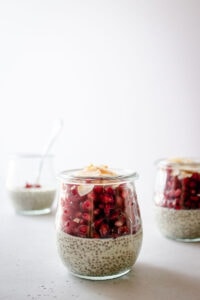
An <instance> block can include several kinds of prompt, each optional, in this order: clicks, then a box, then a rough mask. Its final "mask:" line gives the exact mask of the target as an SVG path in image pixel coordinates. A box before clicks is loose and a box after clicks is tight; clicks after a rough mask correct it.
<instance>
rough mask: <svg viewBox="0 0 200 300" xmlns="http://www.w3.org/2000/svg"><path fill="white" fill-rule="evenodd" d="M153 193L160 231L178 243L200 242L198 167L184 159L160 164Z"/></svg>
mask: <svg viewBox="0 0 200 300" xmlns="http://www.w3.org/2000/svg"><path fill="white" fill-rule="evenodd" d="M158 181H160V182H158V183H157V188H156V192H155V203H156V210H155V212H156V222H157V224H158V226H159V228H160V230H161V232H162V233H163V234H164V235H166V236H168V237H171V238H174V239H180V240H188V241H189V240H199V239H200V166H199V163H196V162H195V161H192V160H188V159H172V160H169V161H167V162H165V164H164V165H162V164H161V166H160V171H159V174H158Z"/></svg>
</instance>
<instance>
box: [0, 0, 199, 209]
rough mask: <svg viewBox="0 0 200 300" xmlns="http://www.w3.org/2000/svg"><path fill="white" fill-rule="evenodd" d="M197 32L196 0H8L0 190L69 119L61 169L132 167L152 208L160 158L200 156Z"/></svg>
mask: <svg viewBox="0 0 200 300" xmlns="http://www.w3.org/2000/svg"><path fill="white" fill-rule="evenodd" d="M199 28H200V1H198V0H196V1H195V0H190V1H185V0H166V1H162V0H157V1H156V0H154V1H153V0H146V1H145V0H144V1H133V0H120V1H119V0H101V1H97V0H91V1H89V0H85V1H84V0H54V1H52V0H18V1H14V0H1V1H0V101H1V107H0V141H1V146H0V180H1V181H0V185H1V189H4V183H5V171H6V166H7V159H8V153H9V152H40V151H41V150H42V148H43V145H44V143H45V141H46V139H47V138H48V134H49V132H50V130H51V128H52V124H53V122H54V120H55V119H56V118H62V119H63V120H64V129H63V131H62V133H61V135H60V137H59V140H58V141H57V144H56V145H55V147H54V150H53V152H54V153H55V155H56V160H55V166H56V171H57V172H59V171H61V170H63V169H68V168H74V167H82V166H85V165H87V164H89V163H95V164H96V163H97V164H98V163H103V164H108V165H109V166H113V167H124V168H127V167H128V168H132V169H134V170H136V171H137V172H138V173H139V175H140V178H139V180H138V182H137V188H138V194H139V201H140V205H141V207H142V209H144V208H145V207H149V205H150V203H151V201H152V193H153V184H154V173H155V167H154V161H155V160H157V159H158V158H160V157H166V156H167V157H169V156H199V147H200V137H199V128H200V118H199V114H200V99H199V89H200V88H199V82H200V59H199V53H200V34H199Z"/></svg>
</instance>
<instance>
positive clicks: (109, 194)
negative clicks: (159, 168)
mask: <svg viewBox="0 0 200 300" xmlns="http://www.w3.org/2000/svg"><path fill="white" fill-rule="evenodd" d="M79 171H80V170H69V171H64V172H62V173H61V174H60V175H59V191H58V210H57V215H56V236H57V248H58V253H59V256H60V258H61V260H62V262H63V263H64V265H65V266H66V267H67V268H68V270H69V271H70V272H71V273H72V274H74V275H76V276H78V277H82V278H86V279H92V280H103V279H112V278H116V277H119V276H122V275H124V274H126V273H128V272H129V271H130V270H131V268H132V266H133V265H134V263H135V261H136V259H137V257H138V254H139V252H140V248H141V244H142V223H141V217H140V211H139V206H138V202H137V196H136V191H135V185H134V181H135V179H136V178H137V174H136V173H132V172H130V171H126V170H116V174H117V175H114V176H106V177H105V176H101V175H100V176H79V175H77V174H79Z"/></svg>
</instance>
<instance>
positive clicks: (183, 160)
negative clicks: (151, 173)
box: [155, 157, 200, 167]
mask: <svg viewBox="0 0 200 300" xmlns="http://www.w3.org/2000/svg"><path fill="white" fill-rule="evenodd" d="M155 165H156V166H158V167H200V158H198V157H179V158H161V159H158V160H157V161H156V162H155Z"/></svg>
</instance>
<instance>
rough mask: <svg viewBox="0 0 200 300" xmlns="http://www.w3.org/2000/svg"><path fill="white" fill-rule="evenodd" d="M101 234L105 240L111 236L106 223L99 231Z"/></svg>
mask: <svg viewBox="0 0 200 300" xmlns="http://www.w3.org/2000/svg"><path fill="white" fill-rule="evenodd" d="M99 233H100V235H101V237H103V238H105V237H108V235H109V226H108V224H106V223H103V224H101V226H100V229H99Z"/></svg>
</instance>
